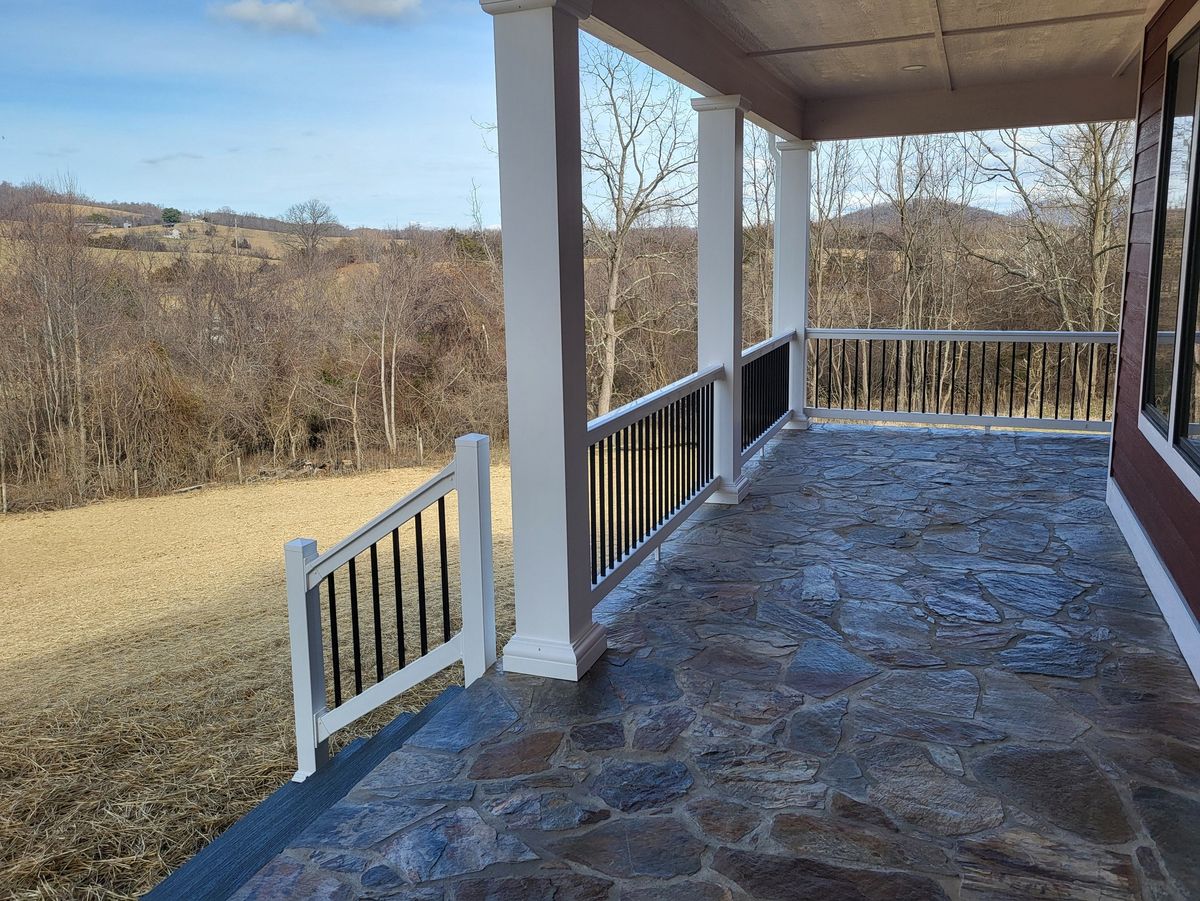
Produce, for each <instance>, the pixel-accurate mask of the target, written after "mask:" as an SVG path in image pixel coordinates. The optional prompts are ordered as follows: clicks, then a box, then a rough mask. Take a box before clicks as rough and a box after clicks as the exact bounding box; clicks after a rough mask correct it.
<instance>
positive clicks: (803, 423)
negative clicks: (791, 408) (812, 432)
mask: <svg viewBox="0 0 1200 901" xmlns="http://www.w3.org/2000/svg"><path fill="white" fill-rule="evenodd" d="M810 424H811V423H810V422H809V419H808V417H807V416H805V415H804V414H803V413H793V414H792V418H791V419H789V420H788V421H787V422H785V423H784V424H783V431H785V432H803V431H807V429H808V427H809V425H810Z"/></svg>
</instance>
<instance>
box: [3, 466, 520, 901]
mask: <svg viewBox="0 0 1200 901" xmlns="http://www.w3.org/2000/svg"><path fill="white" fill-rule="evenodd" d="M435 471H436V470H434V469H428V468H427V469H403V470H391V471H385V472H378V473H371V474H364V475H355V476H347V477H341V478H333V477H329V478H315V479H296V480H289V481H285V482H275V483H268V484H259V485H251V486H245V487H237V486H234V487H228V488H213V489H206V490H203V491H198V492H193V493H190V494H184V495H176V496H168V497H156V498H148V499H143V500H129V501H113V502H106V503H101V504H96V505H93V506H90V507H84V508H81V509H75V510H65V511H59V512H53V513H42V514H23V515H10V516H7V517H0V574H2V577H3V584H4V586H5V588H6V590H7V596H8V603H6V604H5V612H4V639H3V641H2V642H0V685H2V686H3V690H2V691H0V734H2V735H3V741H2V742H0V894H3V895H4V896H5V897H12V898H127V897H135V896H136V895H137V894H138V893H140V892H142V891H145V890H146V889H148V888H149V887H151V886H152V885H154V884H155V883H156V882H157V881H158V880H159V879H161V878H162V877H163V876H164V875H166V873H167V872H169V871H170V870H171V869H172V868H174V867H176V866H178V865H179V864H180V863H182V862H183V861H185V860H186V859H187V858H188V857H190V856H191V855H192V854H194V853H195V852H196V851H197V850H198V849H199V848H200V847H201V846H202V845H203V844H204V843H206V842H207V841H209V840H210V839H212V838H213V837H214V836H216V835H217V834H218V833H219V832H221V830H222V829H224V828H225V827H227V826H228V825H229V824H230V823H232V822H233V821H234V820H235V819H237V818H238V817H239V816H240V815H242V814H243V813H245V812H246V811H247V810H249V809H250V808H251V807H253V806H254V804H255V803H256V802H257V801H258V800H260V799H261V798H263V797H264V796H266V795H267V794H269V793H270V792H271V791H272V790H274V789H275V788H276V787H278V786H279V785H281V784H282V783H283V782H284V781H285V780H286V779H288V778H289V776H290V775H291V773H292V770H293V769H294V756H293V755H294V747H293V744H294V741H293V737H292V721H291V717H292V706H291V683H290V678H291V677H290V669H289V658H288V641H287V634H288V633H287V618H286V609H285V599H284V593H283V571H282V561H283V555H282V546H283V543H284V541H286V540H287V539H289V538H294V537H297V536H306V537H312V538H315V539H316V540H317V541H318V544H319V546H320V547H321V548H322V549H323V548H325V547H327V546H329V545H330V544H332V543H333V542H334V541H336V540H337V539H339V538H341V537H343V536H344V535H345V534H347V533H348V532H350V531H352V530H353V529H354V528H355V527H357V526H358V525H360V524H361V523H363V522H365V521H366V520H367V519H368V518H370V517H371V516H373V515H374V514H376V513H378V512H379V511H380V510H382V509H384V508H385V507H387V506H388V505H389V504H391V503H392V502H394V501H395V500H397V499H398V498H399V497H401V496H402V495H404V494H405V493H407V492H408V491H410V490H412V489H413V488H415V487H416V486H417V485H419V484H420V483H421V482H423V481H424V480H425V479H427V478H428V477H429V476H430V475H432V474H433V473H434V472H435ZM492 479H493V481H492V490H493V510H494V520H495V521H494V533H495V545H496V570H497V572H496V600H497V620H498V630H499V632H500V637H501V641H503V640H504V639H505V638H506V637H507V636H508V635H509V634H511V631H512V574H511V564H510V560H511V519H510V509H509V483H508V472H507V470H506V469H503V468H496V469H494V470H493V475H492ZM450 527H451V529H453V521H452V520H451V525H450ZM360 578H361V576H360ZM340 618H341V617H340V615H339V619H340ZM439 622H440V620H439ZM452 676H453V674H447V675H446V676H445V677H443V678H442V679H440V680H439V679H433V680H430V681H429V682H427V683H425V684H423V685H422V686H420V687H418V689H416V690H414V691H413V692H412V693H410V694H409V695H406V696H405V697H404V698H402V699H401V701H400V702H398V705H397V707H396V709H417V708H419V707H420V706H422V705H423V704H424V703H425V702H426V701H427V700H428V699H429V698H431V697H433V696H434V695H435V694H436V693H437V692H438V691H440V690H441V688H442V687H443V686H444V685H445V684H447V682H448V681H449V679H450V678H451V677H452ZM393 712H394V711H387V712H385V714H384V716H385V718H386V717H387V716H390V715H391V714H392V713H393ZM371 725H372V724H371V723H367V724H366V727H367V728H369V727H370V726H371ZM348 731H351V730H348ZM348 737H349V736H348Z"/></svg>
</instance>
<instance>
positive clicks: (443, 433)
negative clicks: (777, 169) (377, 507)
mask: <svg viewBox="0 0 1200 901" xmlns="http://www.w3.org/2000/svg"><path fill="white" fill-rule="evenodd" d="M583 50H584V56H583V62H584V71H585V78H584V84H583V95H584V132H583V139H584V157H583V168H584V181H585V195H586V196H585V201H586V204H587V215H586V221H585V235H586V243H587V246H586V257H587V262H586V273H585V275H586V285H587V298H588V300H587V303H588V331H589V347H590V353H589V359H588V372H589V388H590V398H591V403H590V410H589V413H590V414H591V415H599V414H601V413H604V412H606V411H607V410H609V409H611V408H612V407H615V406H619V405H620V404H622V403H626V402H628V401H630V400H633V399H636V398H637V397H640V396H642V395H644V394H646V393H647V392H649V391H652V390H654V389H656V388H658V387H661V386H662V385H664V384H666V383H668V382H670V381H672V380H674V379H676V378H679V377H681V376H683V375H686V374H687V373H689V372H692V371H694V368H695V365H696V360H695V340H694V335H695V315H696V314H695V309H696V308H695V291H696V279H695V271H696V247H695V244H696V242H695V231H694V221H695V206H694V205H695V190H694V188H695V136H694V120H693V113H692V111H691V109H690V106H689V104H688V101H687V97H686V96H685V92H684V91H683V90H682V89H681V88H679V87H678V86H677V85H675V84H674V83H672V82H669V81H668V80H666V79H665V78H663V77H662V76H659V75H657V74H655V73H653V72H651V71H650V70H648V69H646V68H645V67H643V66H640V65H639V64H636V63H633V62H632V61H631V60H629V58H627V57H624V56H622V55H620V54H619V53H618V52H617V51H614V50H611V49H610V48H607V47H605V46H603V45H600V44H598V43H596V42H588V43H585V45H584V48H583ZM1131 134H1132V131H1131V125H1130V124H1129V123H1124V122H1122V123H1101V124H1096V125H1084V126H1071V127H1063V128H1057V129H1048V130H1037V131H1020V132H1002V133H988V134H978V135H935V136H927V137H916V138H912V137H909V138H896V139H888V140H873V141H861V142H833V143H827V144H822V145H820V146H819V147H818V150H817V154H816V156H815V161H814V186H813V225H812V260H813V265H812V273H811V279H812V295H811V301H810V325H813V326H820V327H832V326H839V327H874V328H884V327H902V328H921V329H928V328H1026V329H1050V330H1057V329H1065V330H1097V331H1098V330H1111V329H1115V327H1116V324H1117V319H1118V314H1119V302H1120V272H1121V269H1122V263H1123V245H1124V237H1125V228H1126V226H1125V222H1126V218H1127V217H1126V211H1127V206H1128V182H1129V174H1130V162H1131ZM746 150H747V152H746V192H745V193H746V202H745V214H746V223H745V283H744V303H745V309H744V319H745V329H744V332H745V335H744V337H745V343H746V344H747V345H749V344H751V343H754V342H755V341H758V340H760V339H762V338H764V337H767V335H768V329H769V324H770V309H771V270H772V267H773V261H774V247H773V241H772V235H773V224H772V219H773V211H772V202H771V198H772V193H773V181H774V158H773V147H772V143H771V139H770V138H769V136H767V135H766V134H765V133H763V132H761V131H759V130H758V129H755V128H749V129H748V134H747V140H746ZM95 209H96V208H95V206H94V205H93V204H91V202H90V201H87V200H85V199H84V198H82V197H81V196H79V195H78V194H77V193H75V192H73V191H66V192H63V191H61V190H60V191H57V192H56V191H51V190H50V189H47V188H45V187H41V186H23V187H20V188H16V187H13V186H11V185H3V186H0V319H2V321H3V323H4V325H5V327H4V329H3V331H2V332H0V471H2V472H0V477H2V480H3V481H4V482H5V483H6V484H7V492H8V498H7V504H8V507H9V509H31V508H45V507H55V506H63V505H72V504H78V503H81V502H84V501H87V500H91V499H95V498H100V497H105V496H109V495H113V494H131V493H134V492H135V490H137V491H144V492H163V491H171V490H177V489H179V488H182V487H187V486H190V485H194V484H199V483H205V482H209V481H214V480H233V479H237V478H246V477H253V476H254V475H255V474H256V473H259V472H260V471H264V472H266V473H268V474H272V475H273V474H278V473H281V472H290V471H304V470H305V469H306V468H307V469H339V468H353V469H358V468H363V467H370V466H386V465H398V464H407V463H411V462H419V461H422V460H423V459H424V458H425V457H427V456H438V455H442V454H445V453H448V452H449V449H450V447H451V445H452V442H453V439H454V437H455V436H456V435H458V434H461V433H463V432H466V431H472V430H474V431H480V432H485V433H488V434H490V435H492V436H493V438H494V440H495V441H496V442H497V443H498V444H500V445H501V446H502V445H503V442H504V439H505V435H506V425H505V415H506V414H505V386H504V334H503V297H502V258H501V246H500V236H499V233H498V232H496V231H494V230H489V229H486V228H484V227H483V224H482V219H481V217H480V216H478V215H477V216H476V221H475V223H474V224H473V226H472V227H471V228H469V229H466V230H463V231H459V230H453V229H451V230H433V229H422V228H418V227H410V228H406V229H400V230H392V231H383V230H370V229H357V230H354V231H349V230H347V229H345V228H343V227H342V226H341V225H339V224H338V223H337V220H336V218H335V217H334V215H333V211H332V210H330V209H329V208H328V207H327V206H325V205H324V204H322V203H320V201H309V202H307V203H304V204H298V205H296V206H295V207H293V208H292V209H291V210H289V211H288V213H287V214H286V215H285V216H284V217H282V218H281V219H276V220H271V219H267V218H265V217H255V216H248V215H241V214H234V213H232V212H231V211H228V210H225V211H221V212H218V213H213V214H209V215H208V216H206V217H203V218H200V217H197V218H196V219H195V220H194V221H193V222H191V223H185V224H184V225H183V226H175V227H176V228H177V229H178V228H181V227H182V228H187V229H191V231H189V232H188V233H189V234H192V233H195V234H196V236H197V238H196V239H197V240H207V241H208V244H207V245H205V246H204V247H203V248H198V245H196V243H195V242H194V241H191V242H187V241H185V242H184V243H186V244H187V246H186V247H185V246H183V245H182V244H181V246H179V247H178V248H172V247H171V246H170V243H171V242H170V241H167V240H164V239H162V238H161V236H156V235H155V234H154V233H153V229H154V228H159V229H161V228H162V227H163V226H161V225H159V226H147V228H149V229H150V232H149V233H146V232H143V231H141V230H140V229H139V228H133V229H123V230H122V229H117V230H115V231H113V232H108V233H103V232H102V229H101V225H102V224H103V223H104V222H105V221H106V220H108V219H110V218H111V217H110V216H109V215H108V214H104V213H99V214H98V213H96V212H94V210H95ZM121 209H125V210H128V211H129V213H130V215H131V216H134V215H137V216H139V217H141V218H139V219H138V220H137V224H138V226H139V227H140V226H143V225H145V222H146V221H147V220H148V219H150V220H152V219H153V215H154V212H153V211H154V210H156V209H157V208H155V207H152V206H150V205H147V204H141V205H128V206H122V208H121ZM88 210H93V212H91V213H89V212H88ZM117 212H119V211H117ZM197 228H198V229H199V230H200V231H198V232H197V231H196V229H197ZM231 229H232V231H231ZM248 229H259V230H260V231H257V232H249V231H246V230H248ZM251 233H252V234H254V235H255V237H253V238H247V237H245V235H247V234H251ZM269 233H276V238H277V244H276V243H270V242H268V244H267V245H264V243H263V242H264V241H266V240H267V238H265V237H264V238H259V237H258V236H259V235H266V236H268V237H269ZM230 235H232V238H231V239H230V238H229V236H230ZM139 236H142V237H139ZM176 237H180V236H178V235H176ZM182 238H186V235H184V236H182V237H181V240H182ZM274 240H276V239H272V241H274ZM256 242H258V246H255V243H256ZM268 245H269V246H268Z"/></svg>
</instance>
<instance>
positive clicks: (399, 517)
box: [307, 463, 455, 589]
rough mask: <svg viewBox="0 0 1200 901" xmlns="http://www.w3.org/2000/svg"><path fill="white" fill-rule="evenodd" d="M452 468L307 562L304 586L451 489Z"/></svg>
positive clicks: (318, 580) (321, 576)
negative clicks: (306, 578) (306, 580)
mask: <svg viewBox="0 0 1200 901" xmlns="http://www.w3.org/2000/svg"><path fill="white" fill-rule="evenodd" d="M454 484H455V467H454V463H451V464H449V465H448V466H447V467H446V468H445V469H443V470H442V471H441V472H439V473H438V474H437V475H435V476H434V477H433V478H432V479H430V480H429V481H428V482H426V483H425V484H424V485H422V486H421V487H420V488H418V489H417V490H416V491H413V492H412V493H411V494H408V495H406V496H405V497H403V498H401V499H400V500H398V501H397V502H396V503H394V504H392V506H390V507H388V508H387V509H386V510H384V511H383V512H382V513H380V514H379V515H378V516H376V517H375V518H374V519H372V520H371V521H370V522H368V523H367V524H366V525H364V526H362V527H361V528H359V529H356V530H355V531H354V532H352V533H351V534H349V535H348V536H346V537H345V538H343V539H342V540H341V541H339V542H338V543H337V544H335V545H334V546H333V547H331V548H329V550H327V551H326V552H325V553H323V554H321V555H320V556H319V557H314V558H313V559H312V561H310V563H309V564H308V567H307V569H308V587H309V588H310V589H311V588H314V587H316V586H317V585H319V584H320V583H321V580H322V579H324V578H325V577H326V576H327V575H329V574H330V573H331V572H333V571H334V570H336V569H337V568H338V567H339V566H341V565H342V564H343V563H346V562H347V561H349V560H350V558H351V557H356V556H358V555H359V554H361V553H362V552H363V551H365V550H367V549H368V548H369V547H370V546H371V545H373V544H375V543H376V542H378V541H380V540H381V539H383V538H384V537H386V536H387V535H390V534H391V533H392V532H393V531H394V530H395V529H398V528H400V526H402V525H404V524H405V523H406V522H408V521H409V520H410V519H412V518H413V517H414V516H416V515H417V514H418V513H420V512H421V511H422V510H424V509H425V508H426V507H428V506H429V505H430V504H433V503H434V502H436V501H437V499H438V498H440V497H445V496H446V495H447V494H449V493H450V492H451V491H453V490H454Z"/></svg>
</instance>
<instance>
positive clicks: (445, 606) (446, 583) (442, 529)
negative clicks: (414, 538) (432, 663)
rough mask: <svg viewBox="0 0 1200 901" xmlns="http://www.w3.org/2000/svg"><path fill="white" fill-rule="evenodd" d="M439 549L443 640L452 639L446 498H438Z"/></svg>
mask: <svg viewBox="0 0 1200 901" xmlns="http://www.w3.org/2000/svg"><path fill="white" fill-rule="evenodd" d="M437 506H438V542H439V544H440V545H441V547H440V548H439V549H438V551H439V554H440V555H441V564H442V641H449V640H450V564H449V556H448V555H447V554H446V498H445V496H444V495H443V496H442V497H439V498H438V504H437Z"/></svg>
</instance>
